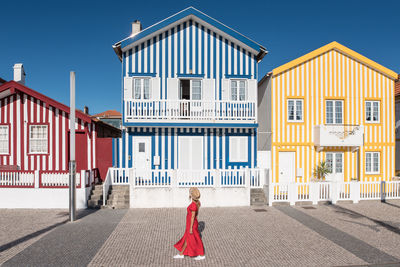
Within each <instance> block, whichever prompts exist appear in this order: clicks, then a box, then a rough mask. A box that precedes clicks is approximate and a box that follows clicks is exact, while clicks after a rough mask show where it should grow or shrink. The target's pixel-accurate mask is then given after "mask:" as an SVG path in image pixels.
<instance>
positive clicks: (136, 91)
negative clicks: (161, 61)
mask: <svg viewBox="0 0 400 267" xmlns="http://www.w3.org/2000/svg"><path fill="white" fill-rule="evenodd" d="M133 98H134V99H150V79H149V78H134V79H133Z"/></svg>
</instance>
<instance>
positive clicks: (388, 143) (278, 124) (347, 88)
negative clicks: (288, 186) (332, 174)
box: [271, 50, 395, 181]
mask: <svg viewBox="0 0 400 267" xmlns="http://www.w3.org/2000/svg"><path fill="white" fill-rule="evenodd" d="M288 98H301V99H303V100H304V105H303V106H304V109H303V111H304V112H303V115H304V122H302V123H288V122H287V99H288ZM326 99H341V100H343V101H344V116H343V118H344V124H356V125H363V126H364V146H362V147H360V151H359V153H360V178H361V179H362V180H363V181H376V180H388V179H390V178H391V177H392V176H393V175H394V165H395V161H394V158H395V135H394V132H395V127H394V114H395V113H394V81H393V80H392V79H391V78H388V77H387V76H385V75H383V74H382V73H380V72H377V71H375V70H374V69H372V68H370V67H368V66H367V65H364V64H362V63H360V62H358V61H356V60H354V59H353V58H351V57H349V56H347V55H345V54H342V53H341V52H339V51H336V50H330V51H328V52H326V53H324V54H321V55H319V56H316V57H315V58H313V59H311V60H309V61H306V62H305V63H302V64H300V65H297V66H296V67H293V68H291V69H289V70H287V71H285V72H282V73H280V74H278V75H274V76H273V78H272V106H271V113H273V114H274V116H272V132H273V136H272V162H273V166H272V178H273V179H274V180H275V181H277V180H278V167H279V162H278V161H279V160H278V155H279V154H278V153H279V151H294V152H296V154H295V155H296V168H304V178H303V180H304V181H308V180H310V179H311V177H312V172H313V169H314V167H315V165H316V164H317V163H318V162H320V161H322V160H324V158H325V153H324V152H317V151H316V149H315V147H314V143H313V127H314V125H319V124H325V106H324V105H325V100H326ZM368 99H371V100H379V101H380V123H375V124H372V123H365V100H368ZM330 150H332V151H342V152H344V179H345V181H348V180H350V179H351V178H353V177H358V173H357V172H358V166H357V153H358V152H351V151H350V150H349V149H347V148H341V147H333V148H331V149H330ZM366 151H379V152H381V154H380V155H381V158H380V161H381V164H380V174H379V175H367V174H365V152H366ZM296 179H297V178H296Z"/></svg>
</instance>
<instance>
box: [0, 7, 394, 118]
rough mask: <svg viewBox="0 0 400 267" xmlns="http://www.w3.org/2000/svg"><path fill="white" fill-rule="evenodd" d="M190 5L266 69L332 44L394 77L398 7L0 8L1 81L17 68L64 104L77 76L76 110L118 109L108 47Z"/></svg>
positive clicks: (115, 68) (117, 73) (117, 68)
mask: <svg viewBox="0 0 400 267" xmlns="http://www.w3.org/2000/svg"><path fill="white" fill-rule="evenodd" d="M188 6H193V7H195V8H197V9H199V10H200V11H203V12H205V13H207V14H208V15H210V16H211V17H214V18H215V19H217V20H219V21H221V22H223V23H224V24H226V25H228V26H230V27H231V28H233V29H235V30H237V31H239V32H241V33H242V34H244V35H246V36H248V37H250V38H251V39H253V40H255V41H257V42H258V43H260V44H262V45H263V46H264V47H266V48H267V50H268V51H269V54H268V55H267V56H266V57H265V58H264V60H263V61H262V62H261V64H260V66H259V75H260V77H262V76H263V75H264V74H265V73H267V72H268V71H270V70H272V69H273V68H275V67H277V66H279V65H282V64H284V63H286V62H288V61H290V60H292V59H295V58H297V57H299V56H301V55H303V54H305V53H307V52H310V51H312V50H314V49H316V48H318V47H320V46H323V45H325V44H327V43H330V42H331V41H338V42H339V43H341V44H343V45H345V46H348V47H349V48H351V49H353V50H355V51H357V52H359V53H361V54H363V55H364V56H366V57H368V58H370V59H372V60H374V61H377V62H378V63H380V64H382V65H383V66H385V67H387V68H389V69H392V70H394V71H396V72H398V73H399V72H400V49H399V48H400V1H369V0H364V1H355V0H346V1H342V0H338V1H307V0H304V1H266V0H264V1H234V0H230V1H215V0H213V1H208V0H202V1H82V0H81V1H75V0H70V1H40V0H38V1H10V0H4V1H2V12H1V15H0V29H1V30H0V77H2V78H3V79H6V80H10V79H12V66H13V64H14V63H17V62H22V63H24V66H25V70H26V73H27V80H26V85H27V86H28V87H30V88H33V89H35V90H37V91H39V92H41V93H44V94H46V95H48V96H50V97H52V98H54V99H56V100H58V101H60V102H62V103H65V104H68V103H69V91H68V90H69V71H71V70H74V71H76V73H77V74H76V75H77V84H76V87H77V107H78V108H81V109H83V106H84V105H88V106H89V109H90V113H92V114H94V113H97V112H101V111H104V110H107V109H117V110H120V106H121V103H120V102H121V101H120V92H121V64H120V62H119V60H118V58H117V56H116V55H115V53H114V51H113V49H112V47H111V45H112V44H113V43H115V42H117V41H119V40H121V39H123V38H125V37H126V36H128V35H129V34H130V31H131V22H132V21H134V20H136V19H138V20H140V21H141V22H142V24H143V26H144V28H146V27H148V26H150V25H152V24H154V23H156V22H158V21H160V20H162V19H164V18H166V17H168V16H170V15H172V14H174V13H176V12H178V11H180V10H182V9H184V8H186V7H188Z"/></svg>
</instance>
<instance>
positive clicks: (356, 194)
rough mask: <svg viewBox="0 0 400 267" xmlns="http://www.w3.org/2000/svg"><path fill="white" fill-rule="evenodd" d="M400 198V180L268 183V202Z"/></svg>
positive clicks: (356, 201)
mask: <svg viewBox="0 0 400 267" xmlns="http://www.w3.org/2000/svg"><path fill="white" fill-rule="evenodd" d="M372 199H400V181H384V182H342V183H335V182H309V183H270V184H269V185H268V204H269V205H272V203H274V202H289V203H290V204H291V205H293V204H295V203H296V202H302V201H303V202H304V201H310V202H312V203H313V204H317V203H318V202H319V201H331V202H332V203H336V202H337V201H342V200H350V201H353V202H354V203H358V202H359V201H360V200H372Z"/></svg>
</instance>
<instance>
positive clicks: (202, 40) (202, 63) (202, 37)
mask: <svg viewBox="0 0 400 267" xmlns="http://www.w3.org/2000/svg"><path fill="white" fill-rule="evenodd" d="M204 58H205V55H204V26H201V73H205V72H204Z"/></svg>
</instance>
